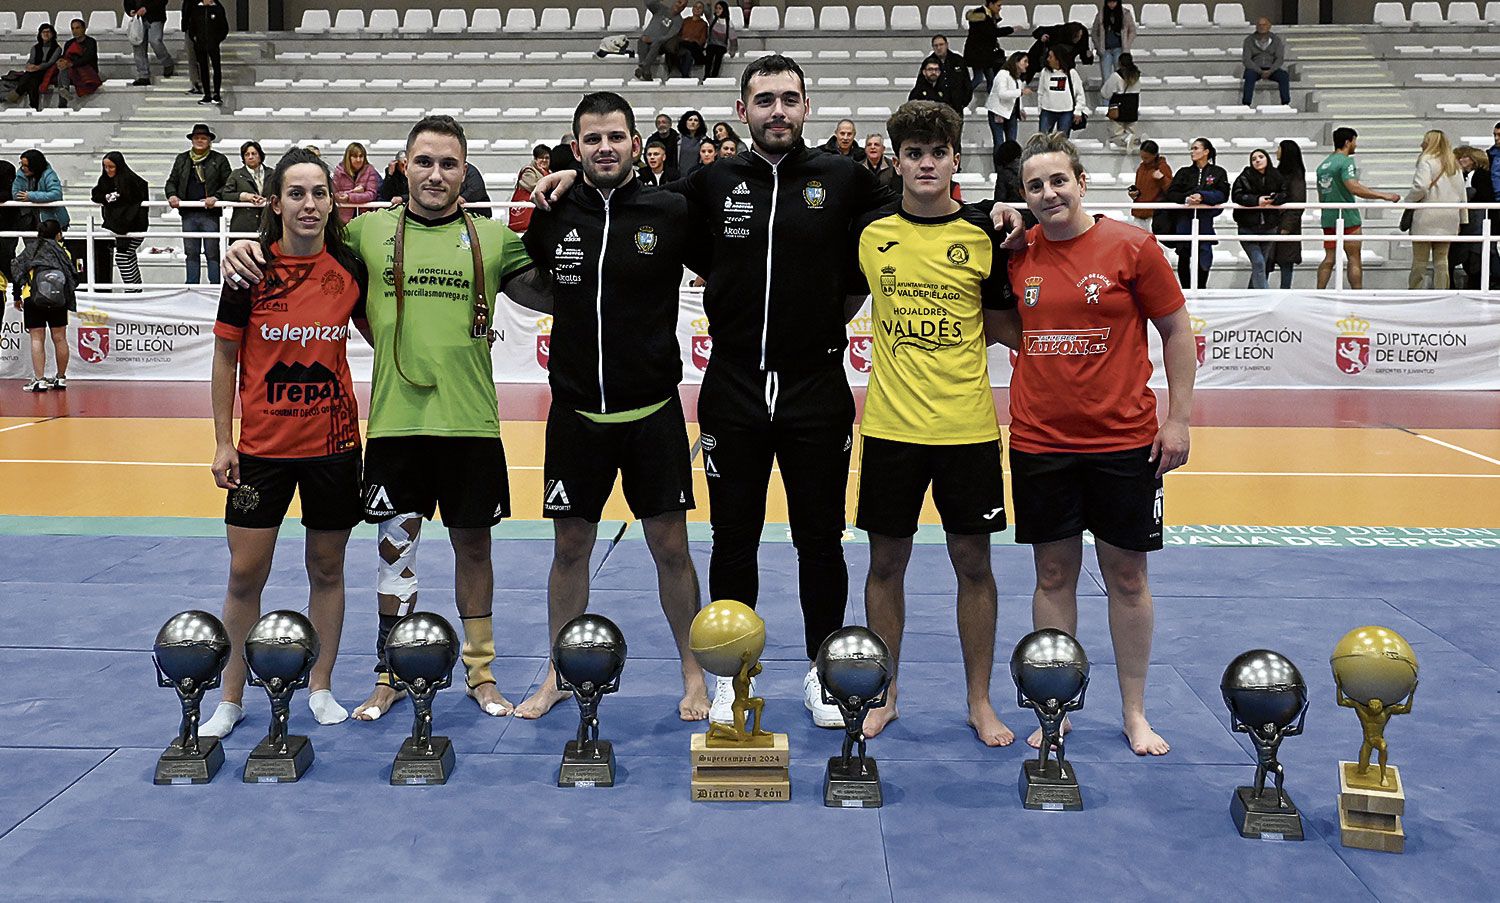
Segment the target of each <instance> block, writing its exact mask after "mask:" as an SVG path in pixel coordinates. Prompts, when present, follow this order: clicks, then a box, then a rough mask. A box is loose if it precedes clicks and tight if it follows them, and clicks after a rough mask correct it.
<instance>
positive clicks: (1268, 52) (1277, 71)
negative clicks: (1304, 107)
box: [1240, 16, 1292, 107]
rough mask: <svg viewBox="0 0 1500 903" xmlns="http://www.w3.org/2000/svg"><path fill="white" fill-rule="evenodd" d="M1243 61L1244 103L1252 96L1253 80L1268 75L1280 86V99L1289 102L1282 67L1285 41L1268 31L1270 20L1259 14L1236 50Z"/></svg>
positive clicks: (1287, 77) (1289, 82)
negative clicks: (1252, 31) (1253, 28)
mask: <svg viewBox="0 0 1500 903" xmlns="http://www.w3.org/2000/svg"><path fill="white" fill-rule="evenodd" d="M1240 58H1241V60H1242V61H1243V62H1244V64H1245V93H1244V104H1245V106H1247V107H1248V106H1252V104H1253V101H1254V100H1255V83H1256V82H1258V81H1260V80H1261V79H1263V78H1268V79H1270V80H1271V81H1274V82H1275V83H1276V87H1277V88H1279V89H1280V90H1281V103H1282V105H1283V106H1284V105H1286V104H1289V103H1291V102H1292V77H1291V76H1290V75H1288V74H1287V71H1286V68H1285V67H1286V41H1285V40H1283V39H1282V37H1281V35H1279V34H1272V33H1271V20H1270V19H1267V18H1266V17H1265V16H1261V17H1260V18H1259V19H1257V20H1256V21H1255V33H1254V34H1252V35H1249V36H1248V37H1246V38H1245V46H1244V48H1243V49H1242V50H1241V51H1240Z"/></svg>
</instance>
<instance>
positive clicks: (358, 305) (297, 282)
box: [214, 247, 365, 458]
mask: <svg viewBox="0 0 1500 903" xmlns="http://www.w3.org/2000/svg"><path fill="white" fill-rule="evenodd" d="M271 251H272V255H273V257H274V259H273V261H272V263H271V266H270V267H269V269H268V271H267V273H266V277H265V279H263V280H261V282H260V283H259V284H258V285H255V286H254V287H252V288H250V289H244V288H236V287H234V286H231V285H228V284H226V285H225V286H224V289H223V291H222V293H221V294H220V295H219V315H218V321H217V322H216V323H214V335H216V336H218V337H219V338H221V339H224V340H225V341H229V342H239V343H240V387H239V388H240V410H241V420H240V442H239V450H240V451H241V452H242V453H244V454H247V455H255V456H257V457H265V458H316V457H322V456H324V455H333V454H338V453H340V452H346V451H350V450H352V449H357V448H359V405H358V402H357V401H356V400H355V397H354V381H353V379H352V378H351V377H350V375H349V359H348V356H347V354H346V353H345V346H346V343H347V341H348V338H349V321H350V319H351V318H353V319H360V320H362V319H364V317H365V296H364V290H363V287H362V286H361V285H360V282H359V280H358V279H357V278H356V277H355V275H354V274H353V273H350V272H349V271H348V270H347V269H345V268H344V267H343V266H341V265H340V264H339V263H338V261H336V260H334V259H333V256H332V255H330V254H329V253H328V252H327V251H323V252H322V253H320V254H318V255H317V256H315V257H283V256H282V255H281V254H280V252H279V251H278V249H277V248H275V247H272V249H271Z"/></svg>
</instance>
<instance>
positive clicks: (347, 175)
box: [333, 141, 380, 223]
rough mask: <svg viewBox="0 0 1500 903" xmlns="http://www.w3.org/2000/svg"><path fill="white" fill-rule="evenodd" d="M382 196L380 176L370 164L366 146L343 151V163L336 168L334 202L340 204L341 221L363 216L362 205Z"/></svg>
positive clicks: (355, 143)
mask: <svg viewBox="0 0 1500 903" xmlns="http://www.w3.org/2000/svg"><path fill="white" fill-rule="evenodd" d="M379 196H380V174H379V173H377V172H376V171H375V167H373V166H371V165H370V158H369V156H368V155H367V154H366V153H365V146H364V145H363V144H360V143H359V142H358V141H351V142H349V146H348V147H346V148H344V160H343V162H341V163H340V164H339V165H338V166H335V167H334V168H333V199H334V201H335V202H337V204H338V214H339V221H340V222H345V223H347V222H349V221H350V220H351V219H354V218H355V217H356V216H359V215H360V214H361V213H364V212H365V211H364V208H362V207H361V206H360V205H361V204H368V203H370V202H371V201H373V200H375V199H376V198H378V197H379Z"/></svg>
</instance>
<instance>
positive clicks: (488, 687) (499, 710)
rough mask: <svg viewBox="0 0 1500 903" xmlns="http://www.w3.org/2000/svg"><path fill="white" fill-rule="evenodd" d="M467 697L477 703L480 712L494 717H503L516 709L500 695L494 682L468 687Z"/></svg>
mask: <svg viewBox="0 0 1500 903" xmlns="http://www.w3.org/2000/svg"><path fill="white" fill-rule="evenodd" d="M469 698H470V699H472V700H474V701H475V702H477V703H479V710H480V711H481V712H483V713H485V714H486V715H490V716H492V717H494V718H504V717H505V716H506V715H509V714H511V713H513V712H514V711H515V710H516V707H515V706H514V705H512V704H511V701H510V700H509V699H506V698H505V697H504V696H503V695H501V693H500V690H499V689H498V688H496V686H495V685H494V684H480V685H479V686H477V687H470V688H469Z"/></svg>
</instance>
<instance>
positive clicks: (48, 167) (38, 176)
mask: <svg viewBox="0 0 1500 903" xmlns="http://www.w3.org/2000/svg"><path fill="white" fill-rule="evenodd" d="M10 193H11V196H12V197H13V198H15V199H16V200H18V201H27V202H29V203H32V204H51V203H56V202H57V201H60V200H62V199H63V184H62V179H60V178H58V175H57V170H55V169H53V168H52V164H51V163H48V162H47V157H46V155H45V154H43V153H42V152H41V151H39V150H37V149H36V148H32V149H30V150H25V151H22V152H21V164H20V167H19V171H18V172H17V173H16V177H15V178H14V179H13V180H11V184H10ZM45 222H56V223H57V224H58V226H59V227H60V228H61V229H63V230H66V229H67V228H68V222H69V220H68V208H66V207H33V208H32V209H30V210H23V211H22V212H21V224H20V225H21V229H22V230H30V229H35V228H38V227H40V225H41V224H42V223H45ZM33 241H35V239H31V238H27V239H23V243H24V244H26V245H27V246H30V244H31V243H32V242H33Z"/></svg>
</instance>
